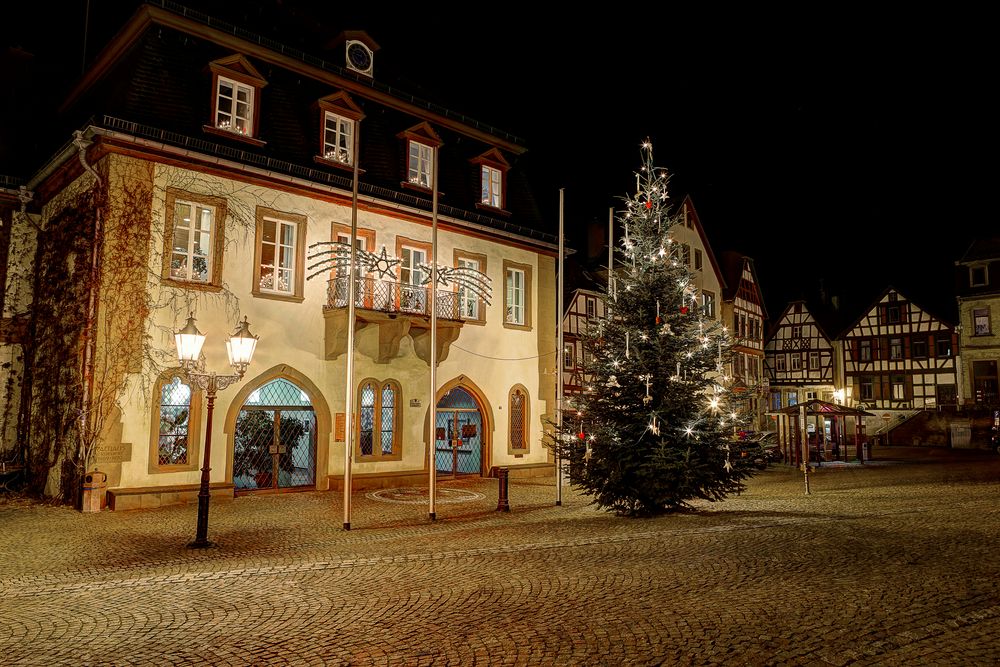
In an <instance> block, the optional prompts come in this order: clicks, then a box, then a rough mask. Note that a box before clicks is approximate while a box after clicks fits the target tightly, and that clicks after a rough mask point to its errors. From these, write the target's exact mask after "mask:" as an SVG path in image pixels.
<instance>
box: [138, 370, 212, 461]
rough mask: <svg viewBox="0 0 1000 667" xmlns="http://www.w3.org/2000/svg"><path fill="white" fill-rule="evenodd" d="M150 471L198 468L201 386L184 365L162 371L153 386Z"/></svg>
mask: <svg viewBox="0 0 1000 667" xmlns="http://www.w3.org/2000/svg"><path fill="white" fill-rule="evenodd" d="M153 397H154V401H153V409H152V411H151V412H150V414H151V415H152V419H151V420H150V421H151V424H150V453H149V472H150V473H160V472H177V471H182V470H196V469H197V467H198V453H199V445H200V442H201V390H199V389H198V388H197V387H194V386H192V385H191V384H190V382H189V381H188V380H187V377H186V375H185V372H184V371H183V370H181V369H171V370H168V371H166V372H165V373H163V374H162V375H161V376H160V377H159V378H158V379H157V381H156V383H155V384H154V386H153Z"/></svg>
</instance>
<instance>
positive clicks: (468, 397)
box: [434, 387, 483, 476]
mask: <svg viewBox="0 0 1000 667" xmlns="http://www.w3.org/2000/svg"><path fill="white" fill-rule="evenodd" d="M434 465H435V467H436V469H437V472H438V474H439V475H453V476H458V475H480V474H482V472H483V415H482V412H481V411H480V409H479V404H478V403H477V402H476V399H475V397H474V396H473V395H472V394H471V393H469V392H468V391H467V390H465V389H464V388H462V387H452V388H451V389H450V390H449V391H448V392H447V393H445V395H444V396H442V397H441V400H440V401H438V404H437V423H436V424H435V428H434Z"/></svg>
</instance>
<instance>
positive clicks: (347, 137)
mask: <svg viewBox="0 0 1000 667" xmlns="http://www.w3.org/2000/svg"><path fill="white" fill-rule="evenodd" d="M323 157H324V158H326V159H327V160H333V161H335V162H339V163H341V164H346V165H353V164H354V121H353V120H351V119H350V118H345V117H343V116H340V115H338V114H335V113H332V112H330V111H324V112H323Z"/></svg>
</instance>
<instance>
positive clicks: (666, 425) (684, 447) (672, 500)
mask: <svg viewBox="0 0 1000 667" xmlns="http://www.w3.org/2000/svg"><path fill="white" fill-rule="evenodd" d="M640 152H641V155H642V163H643V164H642V167H641V170H640V172H639V173H638V174H637V188H636V189H637V192H636V194H635V195H634V196H631V197H626V198H624V201H625V204H626V209H625V211H623V212H621V213H620V214H619V215H618V216H617V221H618V226H619V228H620V229H623V230H624V235H623V237H622V239H621V247H620V248H617V249H616V251H617V253H616V254H617V258H616V261H615V265H616V266H615V270H614V271H613V272H609V279H608V285H607V287H606V289H605V294H604V298H605V300H606V304H607V317H606V318H604V319H601V320H599V321H598V322H596V323H594V324H593V325H591V326H590V327H589V328H588V329H587V330H586V331H585V332H583V335H582V338H583V345H584V350H585V355H584V359H585V362H584V371H585V373H587V374H588V375H589V377H590V381H589V382H588V386H587V387H586V388H585V391H584V392H583V393H582V394H580V395H578V396H576V397H574V399H573V400H572V402H569V403H566V404H564V407H563V411H562V420H561V421H562V423H561V425H560V426H559V427H558V428H557V429H555V432H556V437H555V438H554V445H553V446H554V447H555V448H556V449H557V450H558V451H559V454H560V456H561V458H562V459H563V460H564V461H566V462H568V467H569V473H570V480H571V482H572V483H573V484H574V485H576V486H578V487H581V488H582V489H583V490H584V492H585V493H587V494H589V495H592V496H593V497H594V502H595V503H597V504H598V505H599V506H601V507H603V508H605V509H608V510H612V511H615V512H618V513H620V514H626V515H631V516H637V515H655V514H661V513H664V512H668V511H672V510H676V509H679V508H682V507H686V506H687V505H688V501H690V500H693V499H705V500H713V501H714V500H721V499H723V498H725V497H726V496H727V495H728V494H730V493H732V492H734V491H738V490H740V489H741V488H742V482H741V480H743V479H745V478H747V477H748V476H749V475H750V474H751V470H750V466H749V465H746V464H743V463H741V461H740V459H739V456H738V454H737V453H736V449H735V446H734V434H735V433H736V432H737V431H738V429H739V426H740V424H741V423H742V416H741V410H740V409H739V404H738V401H736V400H735V397H734V395H733V394H732V393H731V392H730V391H729V389H728V385H729V384H730V382H731V378H729V377H728V376H727V375H726V365H727V363H728V361H729V356H730V350H731V347H732V339H731V337H730V335H729V332H728V331H727V329H726V327H724V326H723V325H722V324H721V323H720V322H719V321H717V320H715V319H713V318H710V317H708V316H707V315H706V314H705V313H704V311H703V309H702V307H701V302H700V294H699V292H698V290H697V288H696V287H695V280H694V276H693V275H692V274H691V272H690V271H689V269H688V268H687V266H686V265H685V262H684V260H683V257H682V256H681V252H682V250H681V244H679V243H676V242H675V241H674V239H673V238H672V230H673V229H674V228H675V226H676V225H677V224H678V220H677V218H676V217H675V216H674V215H673V213H672V212H671V209H670V204H669V197H668V194H667V181H668V177H667V173H666V171H665V170H661V169H656V168H655V167H654V165H653V161H652V160H653V157H652V154H653V151H652V146H651V145H650V144H649V143H648V142H646V143H644V144H643V146H642V149H641V151H640ZM731 447H732V449H731Z"/></svg>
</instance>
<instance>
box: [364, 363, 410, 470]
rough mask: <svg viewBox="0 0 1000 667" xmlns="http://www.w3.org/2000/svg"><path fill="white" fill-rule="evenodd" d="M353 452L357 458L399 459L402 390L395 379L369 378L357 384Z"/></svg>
mask: <svg viewBox="0 0 1000 667" xmlns="http://www.w3.org/2000/svg"><path fill="white" fill-rule="evenodd" d="M358 405H359V408H360V409H359V410H358V423H357V428H358V430H357V446H356V448H355V455H356V456H357V457H358V461H360V462H364V461H377V460H395V461H398V460H400V459H402V454H403V452H402V447H401V444H400V442H401V440H400V437H401V434H402V421H401V419H402V393H401V390H400V385H399V382H397V381H396V380H391V379H390V380H376V379H374V378H368V379H365V380H362V381H361V384H359V385H358Z"/></svg>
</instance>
